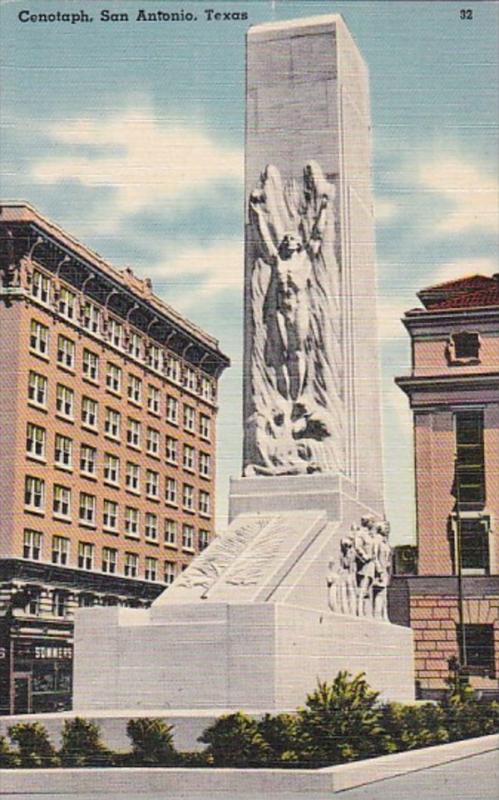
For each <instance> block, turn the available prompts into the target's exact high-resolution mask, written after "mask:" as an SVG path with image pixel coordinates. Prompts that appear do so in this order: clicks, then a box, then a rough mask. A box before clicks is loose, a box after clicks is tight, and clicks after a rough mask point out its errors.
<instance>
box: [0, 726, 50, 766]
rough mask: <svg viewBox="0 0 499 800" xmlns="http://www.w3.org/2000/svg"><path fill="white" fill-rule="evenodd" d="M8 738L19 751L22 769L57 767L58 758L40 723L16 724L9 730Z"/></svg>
mask: <svg viewBox="0 0 499 800" xmlns="http://www.w3.org/2000/svg"><path fill="white" fill-rule="evenodd" d="M9 736H10V738H11V739H12V741H13V742H15V743H16V744H17V746H18V749H19V760H20V764H21V766H22V767H57V766H58V765H59V758H58V756H57V753H56V751H55V749H54V747H53V745H52V742H51V741H50V739H49V737H48V733H47V731H46V730H45V728H44V726H43V725H42V724H41V723H40V722H18V723H17V724H16V725H12V727H10V728H9Z"/></svg>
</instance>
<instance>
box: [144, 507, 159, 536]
mask: <svg viewBox="0 0 499 800" xmlns="http://www.w3.org/2000/svg"><path fill="white" fill-rule="evenodd" d="M145 537H146V539H149V540H150V541H153V542H157V541H158V518H157V516H156V514H151V513H150V512H147V513H146V520H145Z"/></svg>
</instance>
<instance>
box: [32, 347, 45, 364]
mask: <svg viewBox="0 0 499 800" xmlns="http://www.w3.org/2000/svg"><path fill="white" fill-rule="evenodd" d="M29 352H30V354H31V355H32V356H35V358H39V359H40V360H41V361H46V362H47V364H48V362H49V361H50V358H49V356H48V355H47V354H46V353H40V352H39V351H38V350H34V349H33V348H32V347H30V348H29Z"/></svg>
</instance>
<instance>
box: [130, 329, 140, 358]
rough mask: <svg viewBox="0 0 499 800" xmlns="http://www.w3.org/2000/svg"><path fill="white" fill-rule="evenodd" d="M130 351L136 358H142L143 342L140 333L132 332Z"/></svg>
mask: <svg viewBox="0 0 499 800" xmlns="http://www.w3.org/2000/svg"><path fill="white" fill-rule="evenodd" d="M128 352H129V353H130V355H131V356H133V357H134V358H137V359H139V361H141V360H142V353H143V342H142V338H141V337H140V336H139V334H138V333H131V334H130V338H129V340H128Z"/></svg>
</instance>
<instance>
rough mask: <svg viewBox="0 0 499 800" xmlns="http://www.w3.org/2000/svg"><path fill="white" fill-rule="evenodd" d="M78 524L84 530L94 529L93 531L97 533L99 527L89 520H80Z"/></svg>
mask: <svg viewBox="0 0 499 800" xmlns="http://www.w3.org/2000/svg"><path fill="white" fill-rule="evenodd" d="M78 524H79V525H80V526H81V527H82V528H92V530H94V531H96V530H97V525H96V524H95V522H89V521H88V520H86V519H80V520H78Z"/></svg>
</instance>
